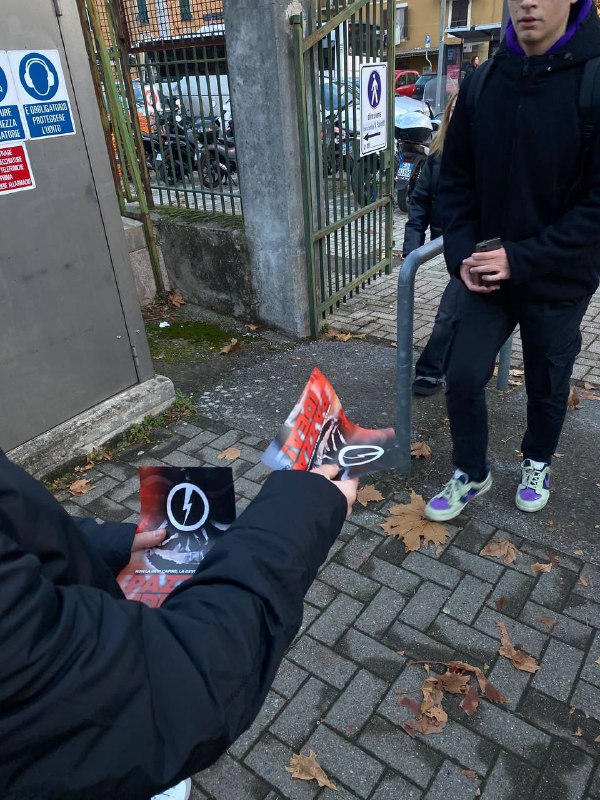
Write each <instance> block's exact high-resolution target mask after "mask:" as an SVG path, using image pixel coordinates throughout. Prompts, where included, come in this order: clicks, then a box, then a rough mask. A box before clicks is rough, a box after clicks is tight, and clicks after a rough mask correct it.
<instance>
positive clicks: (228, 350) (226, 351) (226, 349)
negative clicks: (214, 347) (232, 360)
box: [219, 339, 240, 356]
mask: <svg viewBox="0 0 600 800" xmlns="http://www.w3.org/2000/svg"><path fill="white" fill-rule="evenodd" d="M239 346H240V343H239V342H238V340H237V339H232V340H231V341H230V342H229V344H226V345H225V347H222V348H221V350H219V353H220V354H221V355H222V356H227V355H229V353H231V351H232V350H235V348H236V347H239Z"/></svg>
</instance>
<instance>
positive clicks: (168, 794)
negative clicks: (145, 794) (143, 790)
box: [152, 778, 192, 800]
mask: <svg viewBox="0 0 600 800" xmlns="http://www.w3.org/2000/svg"><path fill="white" fill-rule="evenodd" d="M191 793H192V781H191V779H190V778H186V779H185V780H184V781H181V783H178V784H176V785H175V786H171V788H170V789H165V791H164V792H161V793H160V794H155V795H154V797H153V798H152V800H188V799H189V796H190V794H191Z"/></svg>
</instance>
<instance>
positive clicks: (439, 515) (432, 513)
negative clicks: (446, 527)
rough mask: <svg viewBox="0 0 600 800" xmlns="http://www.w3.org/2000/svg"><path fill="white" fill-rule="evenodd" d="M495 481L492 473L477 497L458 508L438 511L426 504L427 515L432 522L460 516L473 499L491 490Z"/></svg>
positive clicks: (474, 498)
mask: <svg viewBox="0 0 600 800" xmlns="http://www.w3.org/2000/svg"><path fill="white" fill-rule="evenodd" d="M493 483H494V481H493V480H492V474H491V473H490V474H489V475H488V476H487V478H486V480H485V481H484V482H483V485H482V486H481V488H480V489H479V491H478V492H477V494H476V495H475V497H473V498H472V499H471V500H468V501H467V502H466V503H465V504H464V505H463V506H461V507H460V508H459V509H458V510H454V511H452V510H451V509H448V510H447V511H436V509H435V508H429V506H425V516H426V517H427V519H430V520H431V521H432V522H448V521H449V520H451V519H454V518H455V517H458V516H459V515H460V514H462V512H463V511H464V510H465V508H466V507H467V506H468V505H470V504H471V503H472V502H473V500H477V499H478V498H479V497H481V495H482V494H485V493H486V492H489V490H490V489H491V488H492V484H493Z"/></svg>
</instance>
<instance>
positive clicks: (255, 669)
mask: <svg viewBox="0 0 600 800" xmlns="http://www.w3.org/2000/svg"><path fill="white" fill-rule="evenodd" d="M345 512H346V501H345V499H344V497H343V495H342V493H341V492H340V491H339V490H338V489H337V488H336V487H335V486H334V485H333V484H332V483H330V482H329V481H327V480H326V479H324V478H322V477H321V476H319V475H310V474H308V473H305V472H283V473H282V472H279V473H275V474H274V475H272V476H271V477H270V478H269V480H268V481H267V482H266V485H265V486H264V487H263V489H262V491H261V492H260V494H259V495H258V497H257V498H256V500H255V501H254V502H253V503H252V504H251V505H250V506H249V507H248V508H247V509H246V510H245V511H244V513H243V514H242V516H241V517H240V519H239V520H237V522H235V523H234V524H233V525H232V526H231V528H230V530H229V531H228V533H227V535H226V536H223V537H222V538H221V539H220V540H219V541H218V542H217V543H216V544H215V546H214V547H213V549H212V550H211V551H210V553H209V554H208V556H207V558H206V559H205V561H204V562H203V566H202V569H201V570H200V571H199V572H198V573H197V574H196V575H195V576H193V577H192V578H190V580H188V581H186V582H185V583H183V584H182V585H181V586H180V587H178V589H176V590H175V592H174V593H173V594H172V595H171V596H170V597H169V598H168V599H167V601H166V602H165V604H164V605H163V606H162V608H159V609H152V608H148V607H146V606H145V605H143V604H141V603H136V602H135V601H129V600H125V599H122V594H121V591H120V589H119V587H118V585H117V583H116V581H115V580H114V578H113V577H112V574H111V571H110V569H109V566H108V565H110V564H112V566H113V568H114V569H115V570H116V569H118V567H119V562H120V563H121V565H122V559H123V558H127V554H126V553H124V552H123V549H122V544H123V543H124V544H125V546H127V542H128V544H129V547H130V546H131V536H132V535H133V532H132V528H131V526H125V527H124V528H121V532H122V534H123V537H122V544H120V545H116V548H115V543H114V541H112V543H111V544H110V545H109V547H108V549H106V548H103V547H102V546H100V545H98V546H96V544H94V545H93V546H92V547H88V545H87V543H86V541H83V540H82V538H81V535H80V533H79V531H78V529H77V526H76V524H75V523H74V522H73V520H72V519H71V518H70V517H69V516H68V515H67V514H65V512H64V511H63V510H62V509H61V508H60V506H59V505H58V503H56V501H55V500H54V499H53V498H52V497H51V496H50V495H48V493H47V492H46V491H45V490H44V489H43V487H42V486H40V485H39V484H37V483H36V482H35V481H33V480H32V479H31V478H29V477H28V476H27V475H25V473H23V471H22V470H20V469H19V468H18V467H16V466H15V465H14V464H12V463H11V462H10V461H8V460H7V459H6V458H5V457H4V456H3V455H2V453H0V797H1V798H2V800H33V798H35V799H36V800H148V798H149V797H150V796H151V795H153V794H155V793H157V792H159V791H161V790H162V789H164V788H165V787H167V786H169V785H172V784H174V783H176V782H177V781H178V780H181V779H182V778H184V777H187V776H188V775H191V774H192V773H193V772H196V771H198V770H201V769H204V768H205V767H207V766H209V765H210V764H211V763H213V762H214V761H215V760H216V759H217V758H218V757H219V755H221V754H222V753H223V751H224V750H225V749H226V748H227V747H228V746H229V745H230V744H231V743H232V742H233V741H234V740H235V739H236V738H237V737H238V736H239V735H240V734H241V733H242V732H243V731H244V730H245V729H246V728H247V727H248V726H249V725H250V723H251V722H252V721H253V719H254V717H255V716H256V714H257V713H258V711H259V709H260V707H261V705H262V703H263V700H264V698H265V696H266V694H267V691H268V689H269V687H270V685H271V683H272V681H273V677H274V676H275V672H276V670H277V668H278V666H279V664H280V662H281V659H282V657H283V654H284V652H285V650H286V648H287V647H288V646H289V644H290V642H291V641H292V639H293V637H294V636H295V634H296V633H297V631H298V629H299V627H300V623H301V620H302V599H303V597H304V594H305V593H306V591H307V589H308V587H309V586H310V584H311V582H312V581H313V579H314V577H315V574H316V571H317V569H318V567H319V566H320V564H321V563H322V562H323V561H324V560H325V557H326V555H327V552H328V550H329V548H330V546H331V545H332V543H333V541H334V539H335V537H336V536H337V534H338V533H339V531H340V528H341V527H342V523H343V521H344V517H345ZM88 533H89V534H90V536H96V537H101V536H102V533H103V529H102V528H101V527H100V528H97V529H96V530H95V531H88ZM99 553H100V555H101V557H99V556H98V554H99ZM96 587H101V588H96ZM111 595H112V596H111ZM119 598H121V599H119Z"/></svg>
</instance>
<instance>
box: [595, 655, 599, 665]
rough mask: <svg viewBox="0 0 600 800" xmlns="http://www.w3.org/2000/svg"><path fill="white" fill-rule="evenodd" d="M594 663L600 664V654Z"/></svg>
mask: <svg viewBox="0 0 600 800" xmlns="http://www.w3.org/2000/svg"><path fill="white" fill-rule="evenodd" d="M594 664H598V665H599V666H600V656H598V658H597V659H596V660H595V661H594Z"/></svg>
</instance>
